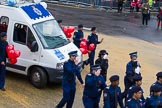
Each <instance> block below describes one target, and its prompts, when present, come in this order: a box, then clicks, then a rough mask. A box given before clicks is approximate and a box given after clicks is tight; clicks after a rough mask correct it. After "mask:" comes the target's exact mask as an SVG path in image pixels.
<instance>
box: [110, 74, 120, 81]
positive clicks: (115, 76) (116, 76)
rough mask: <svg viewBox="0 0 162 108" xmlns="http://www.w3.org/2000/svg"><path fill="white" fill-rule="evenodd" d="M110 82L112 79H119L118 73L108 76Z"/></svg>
mask: <svg viewBox="0 0 162 108" xmlns="http://www.w3.org/2000/svg"><path fill="white" fill-rule="evenodd" d="M109 80H110V82H113V81H118V80H119V76H118V75H113V76H111V77H110V79H109Z"/></svg>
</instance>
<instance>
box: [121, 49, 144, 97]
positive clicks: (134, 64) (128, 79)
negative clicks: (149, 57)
mask: <svg viewBox="0 0 162 108" xmlns="http://www.w3.org/2000/svg"><path fill="white" fill-rule="evenodd" d="M129 55H130V58H131V61H130V62H128V64H127V66H126V75H125V77H124V85H125V90H124V92H123V97H125V98H126V94H127V91H128V89H129V87H131V86H132V85H133V77H134V76H135V75H141V73H140V68H141V66H140V64H139V62H138V61H137V52H132V53H130V54H129Z"/></svg>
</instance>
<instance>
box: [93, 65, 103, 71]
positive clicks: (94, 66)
mask: <svg viewBox="0 0 162 108" xmlns="http://www.w3.org/2000/svg"><path fill="white" fill-rule="evenodd" d="M98 69H101V67H100V65H98V64H96V65H92V66H91V70H98Z"/></svg>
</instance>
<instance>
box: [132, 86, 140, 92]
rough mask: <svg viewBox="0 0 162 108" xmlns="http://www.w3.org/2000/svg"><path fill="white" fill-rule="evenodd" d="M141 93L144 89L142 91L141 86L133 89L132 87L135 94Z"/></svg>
mask: <svg viewBox="0 0 162 108" xmlns="http://www.w3.org/2000/svg"><path fill="white" fill-rule="evenodd" d="M139 91H142V89H141V87H140V86H133V87H132V92H133V93H137V92H139Z"/></svg>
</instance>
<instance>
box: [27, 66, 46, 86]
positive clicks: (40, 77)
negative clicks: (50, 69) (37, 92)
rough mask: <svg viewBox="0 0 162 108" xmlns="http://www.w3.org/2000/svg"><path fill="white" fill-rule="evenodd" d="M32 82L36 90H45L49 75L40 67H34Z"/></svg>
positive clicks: (31, 76)
mask: <svg viewBox="0 0 162 108" xmlns="http://www.w3.org/2000/svg"><path fill="white" fill-rule="evenodd" d="M30 82H31V83H32V85H34V86H35V87H36V88H44V87H45V86H46V85H47V75H46V73H45V72H44V70H43V69H42V68H40V67H34V68H33V69H32V70H31V72H30Z"/></svg>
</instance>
